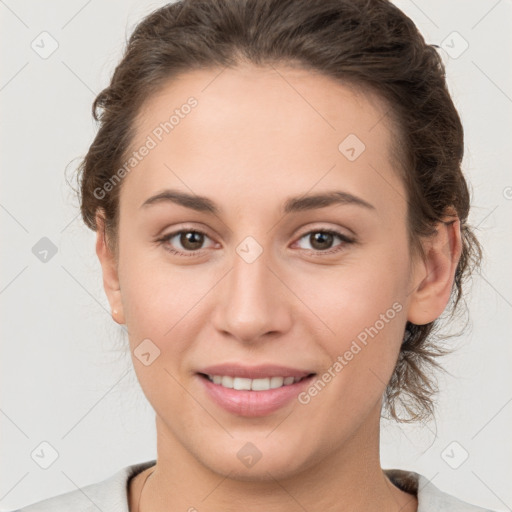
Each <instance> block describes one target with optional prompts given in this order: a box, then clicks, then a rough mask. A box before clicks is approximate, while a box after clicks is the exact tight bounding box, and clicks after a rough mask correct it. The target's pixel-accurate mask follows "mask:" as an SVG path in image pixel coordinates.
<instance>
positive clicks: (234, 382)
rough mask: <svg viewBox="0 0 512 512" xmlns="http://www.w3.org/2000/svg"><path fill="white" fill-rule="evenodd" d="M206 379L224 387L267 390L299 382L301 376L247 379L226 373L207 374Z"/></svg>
mask: <svg viewBox="0 0 512 512" xmlns="http://www.w3.org/2000/svg"><path fill="white" fill-rule="evenodd" d="M207 377H208V379H209V380H210V381H211V382H213V383H214V384H219V385H221V386H223V387H225V388H230V389H236V390H239V391H241V390H246V391H248V390H252V391H267V390H269V389H277V388H280V387H282V386H289V385H290V384H293V383H294V382H299V381H300V380H302V377H270V378H265V379H247V378H244V377H230V376H227V375H207Z"/></svg>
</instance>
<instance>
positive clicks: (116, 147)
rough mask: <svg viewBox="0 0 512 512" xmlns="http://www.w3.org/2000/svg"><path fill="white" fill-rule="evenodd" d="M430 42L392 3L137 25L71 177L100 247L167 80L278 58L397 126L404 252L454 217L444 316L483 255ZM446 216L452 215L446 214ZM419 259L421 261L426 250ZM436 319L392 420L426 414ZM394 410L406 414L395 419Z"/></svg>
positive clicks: (401, 368) (296, 1)
mask: <svg viewBox="0 0 512 512" xmlns="http://www.w3.org/2000/svg"><path fill="white" fill-rule="evenodd" d="M437 48H438V47H437V46H435V45H429V44H426V42H425V40H424V38H423V36H422V35H421V34H420V32H419V31H418V29H417V27H416V26H415V24H414V23H413V21H412V20H411V19H410V18H408V17H407V16H406V15H405V14H404V13H403V12H402V11H401V10H400V9H398V8H397V7H396V6H394V5H393V4H392V3H391V2H390V1H388V0H182V1H177V2H175V3H170V4H167V5H165V6H163V7H161V8H159V9H157V10H156V11H154V12H153V13H151V14H150V15H148V16H147V17H146V18H144V19H143V20H142V21H141V22H140V23H139V24H138V25H137V26H136V28H135V30H134V31H133V33H132V35H131V37H130V38H129V40H128V42H127V46H126V49H125V52H124V55H123V57H122V60H121V62H120V63H119V64H118V65H117V67H116V69H115V71H114V73H113V76H112V79H111V82H110V84H109V85H108V86H107V87H106V88H105V89H104V90H102V91H101V92H100V93H99V94H98V96H97V97H96V98H95V100H94V103H93V106H92V112H93V117H94V119H95V120H96V121H97V122H99V125H100V126H99V129H98V132H97V134H96V137H95V139H94V141H93V142H92V144H91V146H90V148H89V150H88V152H87V154H86V156H85V157H84V158H83V160H82V162H81V164H80V166H79V169H78V174H77V181H78V183H79V192H78V193H79V199H80V203H81V206H80V208H81V214H82V217H83V220H84V222H85V223H86V225H87V226H88V227H89V228H91V229H92V230H96V229H97V226H96V219H95V215H96V213H97V211H98V209H99V210H100V211H102V212H103V216H104V219H105V230H106V234H107V243H109V245H110V247H111V249H112V251H113V252H114V254H116V252H117V243H118V242H117V226H118V214H119V193H120V189H121V187H122V183H121V184H120V185H119V186H116V187H112V190H110V191H109V193H107V194H102V195H101V196H100V195H99V194H98V193H97V192H96V191H97V190H98V189H101V187H103V186H104V184H105V183H107V182H109V181H110V180H111V179H112V177H113V176H114V174H115V172H116V170H117V169H119V167H120V166H121V163H122V162H123V161H124V160H125V157H126V155H127V154H128V153H129V149H130V144H131V142H132V140H133V136H134V124H135V120H136V118H137V115H138V113H139V112H140V111H141V109H142V107H143V105H144V102H145V101H146V100H147V98H148V97H150V96H151V95H152V94H153V93H155V92H157V91H158V90H159V89H160V88H161V87H163V86H164V85H165V83H166V82H168V80H169V79H170V78H172V77H173V76H177V75H178V74H179V73H180V72H185V71H189V70H193V69H215V68H221V67H236V66H237V65H239V64H241V63H243V62H248V63H250V64H255V65H272V64H274V63H279V64H283V63H284V64H289V65H298V66H299V67H301V68H303V69H306V70H313V71H315V72H320V73H323V74H324V75H326V76H328V77H331V78H334V79H335V80H338V81H340V82H342V83H343V84H349V85H352V86H354V87H356V88H358V89H359V90H361V89H363V90H364V91H368V92H369V93H374V94H377V96H378V97H379V98H380V99H381V100H382V101H383V102H384V103H385V104H386V106H387V107H388V112H387V113H386V117H387V118H388V121H389V122H390V123H391V126H392V127H393V130H394V139H393V145H394V147H393V148H392V149H393V152H392V155H393V156H392V158H393V159H394V160H395V162H393V163H394V164H396V168H397V172H399V173H400V176H401V178H402V179H403V182H404V184H405V186H406V191H407V198H406V199H407V226H408V233H409V243H410V247H411V249H412V250H414V251H416V250H417V251H419V252H420V253H421V254H423V253H422V250H421V243H420V241H421V239H422V237H428V236H429V235H431V234H432V233H433V232H434V226H435V224H436V223H438V222H445V221H446V216H447V215H449V212H455V214H456V216H457V217H458V218H459V219H460V227H461V239H462V255H461V257H460V260H459V262H458V266H457V268H456V272H455V276H454V285H453V288H452V293H451V296H450V306H451V309H452V316H453V313H454V312H455V309H456V308H457V306H458V304H459V300H460V299H461V297H462V292H463V284H464V283H465V281H466V278H468V277H469V276H470V275H471V273H472V272H473V270H474V269H475V268H476V267H477V266H478V265H479V264H480V261H481V258H482V250H481V247H480V245H479V242H478V240H477V238H476V236H475V234H474V230H473V229H472V228H471V227H470V226H469V225H468V224H467V219H468V214H469V208H470V195H469V190H468V186H467V183H466V181H465V178H464V176H463V173H462V170H461V164H462V158H463V152H464V137H463V128H462V124H461V121H460V118H459V115H458V112H457V110H456V108H455V106H454V103H453V101H452V99H451V97H450V94H449V91H448V88H447V84H446V80H445V68H444V65H443V61H442V59H441V57H440V55H439V53H438V51H437ZM452 215H453V213H452ZM423 256H424V255H423ZM438 321H439V319H437V320H436V321H434V322H431V323H428V324H425V325H415V324H412V323H410V322H407V324H406V328H405V332H404V339H403V343H402V346H401V350H400V353H399V356H398V360H397V363H396V367H395V369H394V372H393V374H392V376H391V379H390V381H389V382H388V383H387V388H386V392H385V395H384V405H386V406H387V409H388V411H389V412H390V414H391V416H392V417H393V418H394V419H396V420H397V421H415V420H422V419H425V418H428V417H430V416H431V415H432V414H433V412H434V400H433V397H434V395H435V393H436V392H437V385H436V381H435V378H434V375H433V372H432V371H429V370H433V369H434V367H437V368H440V365H439V364H438V363H437V361H436V358H437V356H439V355H442V354H444V353H447V352H448V350H445V349H442V348H441V347H440V345H439V343H438V341H437V340H436V339H435V336H434V335H435V332H436V330H435V327H437V323H438ZM399 408H400V409H401V410H403V411H404V412H405V416H404V417H400V415H399V412H398V411H399Z"/></svg>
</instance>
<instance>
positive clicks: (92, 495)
mask: <svg viewBox="0 0 512 512" xmlns="http://www.w3.org/2000/svg"><path fill="white" fill-rule="evenodd" d="M155 463H156V460H152V461H146V462H142V463H139V464H133V465H130V466H126V467H124V468H122V469H120V470H119V471H117V472H116V473H115V474H113V475H112V476H110V477H109V478H107V479H106V480H103V481H101V482H97V483H93V484H89V485H86V486H84V487H81V488H79V489H75V490H73V491H69V492H66V493H64V494H59V495H57V496H52V497H50V498H46V499H44V500H42V501H38V502H36V503H32V504H30V505H27V506H25V507H23V508H20V509H18V510H13V511H12V512H98V510H103V511H105V512H107V511H109V512H110V511H111V512H129V508H128V493H127V491H128V489H127V484H128V482H129V480H130V478H132V477H133V476H135V475H137V474H138V473H140V472H141V471H144V469H146V468H148V467H150V466H153V465H154V464H155Z"/></svg>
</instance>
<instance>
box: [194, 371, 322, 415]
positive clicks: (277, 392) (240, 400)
mask: <svg viewBox="0 0 512 512" xmlns="http://www.w3.org/2000/svg"><path fill="white" fill-rule="evenodd" d="M201 374H208V375H223V376H224V375H226V376H231V377H243V378H248V379H257V378H260V379H262V378H268V377H274V376H276V377H277V376H279V377H299V378H302V380H301V381H299V382H295V383H293V384H289V385H286V386H282V387H280V388H276V389H269V390H266V391H252V390H251V391H248V390H240V391H238V390H236V389H230V388H225V387H223V386H221V385H220V384H214V383H213V382H211V381H210V380H209V379H208V378H207V377H206V376H205V375H201ZM311 374H312V372H305V371H302V370H296V369H293V368H286V367H283V366H274V365H268V366H257V367H255V366H253V367H247V366H245V367H243V366H239V365H235V364H227V365H226V364H224V365H217V366H209V367H208V368H204V369H203V370H201V372H200V373H198V378H199V380H200V382H201V385H202V386H204V389H205V392H206V394H207V395H208V397H209V398H210V399H211V400H212V401H213V402H214V403H215V404H217V405H218V406H220V407H222V408H223V409H224V410H226V411H228V412H230V413H232V414H236V415H239V416H247V417H255V416H265V415H268V414H271V413H273V412H275V411H277V410H278V409H280V408H281V407H284V406H285V405H287V404H288V403H290V402H291V401H292V400H293V399H295V398H297V396H298V394H299V393H300V392H301V391H302V390H303V389H304V388H306V387H307V386H308V385H309V384H310V383H311V380H312V379H313V378H314V376H313V375H311ZM308 375H310V376H309V377H308Z"/></svg>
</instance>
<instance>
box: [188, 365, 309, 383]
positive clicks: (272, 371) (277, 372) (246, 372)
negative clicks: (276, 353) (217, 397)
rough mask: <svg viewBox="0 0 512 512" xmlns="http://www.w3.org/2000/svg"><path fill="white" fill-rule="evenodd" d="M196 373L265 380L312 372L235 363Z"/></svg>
mask: <svg viewBox="0 0 512 512" xmlns="http://www.w3.org/2000/svg"><path fill="white" fill-rule="evenodd" d="M198 373H204V374H207V375H226V376H229V377H244V378H246V379H265V378H270V377H297V378H302V377H306V376H307V375H310V374H311V373H313V372H312V371H304V370H297V369H296V368H289V367H286V366H277V365H260V366H241V365H240V364H236V363H225V364H217V365H214V366H208V367H207V368H203V369H202V370H199V372H198Z"/></svg>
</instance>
